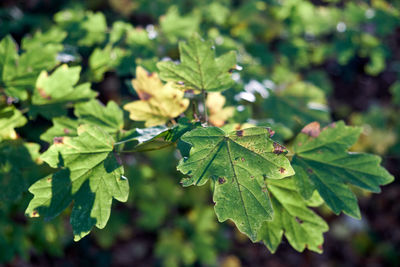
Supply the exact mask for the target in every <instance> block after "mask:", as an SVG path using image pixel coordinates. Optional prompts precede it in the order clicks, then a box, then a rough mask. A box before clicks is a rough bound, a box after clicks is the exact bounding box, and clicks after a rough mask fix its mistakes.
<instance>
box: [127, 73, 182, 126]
mask: <svg viewBox="0 0 400 267" xmlns="http://www.w3.org/2000/svg"><path fill="white" fill-rule="evenodd" d="M132 85H133V88H135V90H136V92H137V94H138V96H139V98H140V100H136V101H133V102H131V103H128V104H126V105H125V106H124V109H125V110H127V111H129V118H131V119H132V120H135V121H145V126H146V127H151V126H155V125H160V124H164V123H166V122H167V121H169V120H171V119H173V118H175V117H177V116H179V114H181V113H182V112H184V111H185V110H186V109H187V107H188V106H189V99H184V98H183V95H184V93H183V92H182V91H181V90H179V89H176V88H174V87H173V85H172V83H167V84H163V83H162V82H161V80H160V78H159V77H158V75H157V73H148V72H147V71H146V70H145V69H143V68H142V67H137V68H136V79H133V80H132Z"/></svg>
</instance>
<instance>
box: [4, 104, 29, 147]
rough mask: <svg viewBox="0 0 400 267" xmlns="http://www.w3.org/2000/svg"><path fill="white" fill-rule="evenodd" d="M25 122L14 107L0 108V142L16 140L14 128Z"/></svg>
mask: <svg viewBox="0 0 400 267" xmlns="http://www.w3.org/2000/svg"><path fill="white" fill-rule="evenodd" d="M26 122H27V120H26V118H25V117H24V115H22V113H21V112H20V111H19V110H18V109H16V108H15V107H14V106H7V107H3V108H0V141H1V140H3V139H15V138H17V133H16V132H15V130H14V128H17V127H21V126H23V125H25V123H26Z"/></svg>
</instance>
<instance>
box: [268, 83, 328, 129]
mask: <svg viewBox="0 0 400 267" xmlns="http://www.w3.org/2000/svg"><path fill="white" fill-rule="evenodd" d="M263 106H264V110H265V112H266V113H267V116H268V117H270V118H272V119H274V120H275V121H276V122H280V123H283V124H284V125H286V126H287V127H290V128H293V127H294V126H295V125H296V124H297V125H304V124H307V123H310V122H312V121H320V122H328V121H329V112H328V108H327V106H326V99H325V94H324V92H323V91H321V90H320V89H319V88H318V87H315V86H314V85H312V84H310V83H305V82H295V83H293V84H291V85H289V86H287V87H284V88H283V89H276V90H269V96H268V98H267V99H266V100H265V101H264V105H263Z"/></svg>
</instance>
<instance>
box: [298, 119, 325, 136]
mask: <svg viewBox="0 0 400 267" xmlns="http://www.w3.org/2000/svg"><path fill="white" fill-rule="evenodd" d="M301 132H302V133H304V134H306V135H308V136H311V137H318V136H319V134H320V132H321V126H320V124H319V122H316V121H314V122H311V123H309V124H307V125H306V126H305V127H304V128H303V129H302V130H301Z"/></svg>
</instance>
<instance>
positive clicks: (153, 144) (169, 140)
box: [117, 118, 201, 153]
mask: <svg viewBox="0 0 400 267" xmlns="http://www.w3.org/2000/svg"><path fill="white" fill-rule="evenodd" d="M200 126H201V123H200V122H191V121H190V120H188V119H187V118H181V119H179V120H178V124H176V125H174V126H172V127H170V128H168V127H165V126H154V127H149V128H136V129H133V130H131V131H127V132H123V133H122V136H121V141H120V142H118V143H117V144H125V143H131V144H133V146H134V148H133V149H132V151H137V152H139V151H149V150H157V149H161V148H164V147H167V146H170V145H173V144H174V143H177V145H178V148H179V150H180V151H181V153H186V152H188V150H189V149H190V146H189V147H188V146H187V143H185V142H182V141H181V140H180V137H181V136H182V135H183V134H185V133H186V132H188V131H190V130H193V129H194V128H197V127H200Z"/></svg>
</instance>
